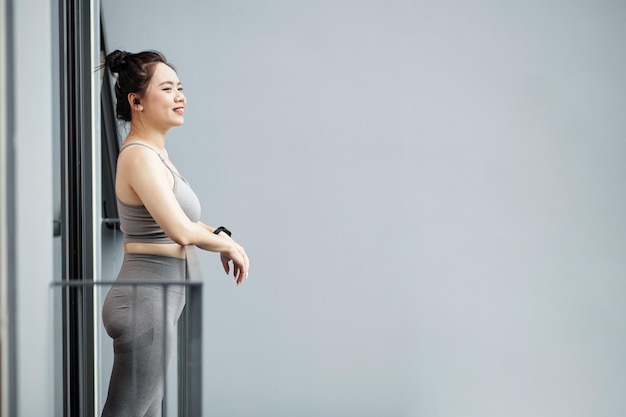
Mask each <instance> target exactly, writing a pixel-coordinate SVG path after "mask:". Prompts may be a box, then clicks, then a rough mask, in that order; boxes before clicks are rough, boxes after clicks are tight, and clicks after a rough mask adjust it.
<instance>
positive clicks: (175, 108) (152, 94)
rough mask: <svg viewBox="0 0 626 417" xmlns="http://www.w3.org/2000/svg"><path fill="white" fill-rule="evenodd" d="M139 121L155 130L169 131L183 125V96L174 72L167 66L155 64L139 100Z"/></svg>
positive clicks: (184, 101)
mask: <svg viewBox="0 0 626 417" xmlns="http://www.w3.org/2000/svg"><path fill="white" fill-rule="evenodd" d="M140 103H141V105H142V110H143V111H142V112H141V119H142V121H143V122H144V123H146V122H148V123H150V124H151V125H153V126H154V127H155V128H157V129H169V128H170V127H173V126H180V125H182V124H183V123H184V121H185V119H184V114H185V104H186V100H185V95H184V94H183V87H182V84H181V83H180V80H179V79H178V75H177V74H176V71H174V70H173V69H172V68H170V67H169V66H168V65H166V64H163V63H161V62H159V63H158V64H156V67H155V69H154V74H153V75H152V79H151V80H150V82H149V83H148V87H147V88H146V93H145V95H144V96H143V98H142V99H141V100H140Z"/></svg>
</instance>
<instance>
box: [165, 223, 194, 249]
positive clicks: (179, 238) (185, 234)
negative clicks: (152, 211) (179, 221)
mask: <svg viewBox="0 0 626 417" xmlns="http://www.w3.org/2000/svg"><path fill="white" fill-rule="evenodd" d="M168 232H169V233H166V234H167V235H168V236H169V238H170V239H172V240H173V241H174V242H176V243H178V244H179V245H181V246H187V245H193V244H194V240H193V238H192V237H193V232H192V229H191V228H188V227H185V226H180V227H176V228H173V230H170V231H168Z"/></svg>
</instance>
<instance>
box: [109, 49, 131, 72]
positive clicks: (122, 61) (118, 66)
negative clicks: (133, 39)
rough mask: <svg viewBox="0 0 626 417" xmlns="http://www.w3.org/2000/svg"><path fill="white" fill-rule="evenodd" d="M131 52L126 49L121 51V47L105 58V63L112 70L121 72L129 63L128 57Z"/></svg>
mask: <svg viewBox="0 0 626 417" xmlns="http://www.w3.org/2000/svg"><path fill="white" fill-rule="evenodd" d="M128 55H130V53H128V52H126V51H120V50H119V49H118V50H116V51H113V52H111V53H110V54H109V55H107V57H106V58H105V65H106V66H107V67H109V69H110V70H111V72H120V71H121V70H122V69H124V67H125V66H126V65H127V62H126V57H127V56H128Z"/></svg>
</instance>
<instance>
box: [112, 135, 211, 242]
mask: <svg viewBox="0 0 626 417" xmlns="http://www.w3.org/2000/svg"><path fill="white" fill-rule="evenodd" d="M132 145H140V146H145V147H146V148H148V149H150V150H152V151H154V152H155V153H156V154H157V155H158V156H159V158H160V159H161V162H163V164H164V165H165V166H166V167H167V169H169V170H170V172H171V173H172V176H173V177H174V187H173V188H172V191H173V192H174V196H176V200H178V204H180V207H181V208H182V209H183V211H184V212H185V214H186V215H187V217H188V218H189V220H191V221H192V222H197V221H198V220H200V211H201V208H200V201H199V200H198V197H197V196H196V194H195V193H194V192H193V190H192V189H191V187H190V186H189V184H188V183H187V181H186V180H185V179H184V178H183V177H181V176H180V175H179V174H177V173H176V172H175V171H174V170H173V169H172V168H171V167H170V166H169V165H168V164H167V162H165V159H163V157H162V156H161V154H159V153H158V152H157V151H156V150H155V149H153V148H151V147H150V146H148V145H144V144H143V143H139V142H132V143H129V144H127V145H125V146H124V147H123V148H122V149H120V152H122V151H123V150H124V149H126V148H127V147H129V146H132ZM117 211H118V213H119V216H120V229H121V230H122V232H123V233H124V242H140V243H174V241H173V240H172V239H170V237H169V236H167V235H166V234H165V232H164V231H163V229H161V226H159V225H158V224H157V222H156V221H155V220H154V218H152V215H150V213H149V212H148V210H147V209H146V207H145V206H143V205H133V204H126V203H124V202H122V201H120V199H119V197H118V198H117Z"/></svg>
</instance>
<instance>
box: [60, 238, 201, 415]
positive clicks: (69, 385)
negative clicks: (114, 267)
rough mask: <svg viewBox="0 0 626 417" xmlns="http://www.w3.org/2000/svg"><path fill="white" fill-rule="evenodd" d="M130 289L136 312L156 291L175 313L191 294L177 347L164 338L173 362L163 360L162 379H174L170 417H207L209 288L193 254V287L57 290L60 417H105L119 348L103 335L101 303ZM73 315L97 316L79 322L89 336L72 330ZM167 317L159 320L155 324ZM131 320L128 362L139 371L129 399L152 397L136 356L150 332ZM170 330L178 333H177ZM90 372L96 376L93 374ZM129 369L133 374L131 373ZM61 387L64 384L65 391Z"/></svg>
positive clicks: (77, 283)
mask: <svg viewBox="0 0 626 417" xmlns="http://www.w3.org/2000/svg"><path fill="white" fill-rule="evenodd" d="M190 249H192V248H190ZM122 286H125V287H131V288H132V291H129V292H128V294H130V295H129V296H128V302H129V304H132V303H133V302H135V301H136V300H137V297H138V296H140V295H139V294H141V293H142V292H145V289H146V288H150V291H151V292H152V293H153V294H154V293H155V291H156V292H157V293H158V294H160V297H162V302H163V304H162V305H164V306H167V305H168V297H180V294H181V293H183V292H184V298H185V306H184V308H183V310H182V313H181V315H180V318H179V319H178V323H177V325H176V327H175V328H174V330H173V331H174V332H175V333H176V334H172V335H169V336H170V339H171V338H173V339H174V343H173V346H172V345H168V344H167V343H166V342H165V341H166V340H167V339H168V337H167V336H168V335H167V334H165V335H164V337H162V338H159V339H160V340H161V341H162V343H163V346H162V351H163V352H166V353H167V354H165V355H163V357H162V358H161V363H160V364H159V366H160V367H162V370H161V372H156V373H155V374H156V375H158V374H164V375H166V377H165V378H164V379H163V393H164V394H163V404H162V417H168V416H179V417H199V416H202V281H201V277H200V274H199V268H198V264H197V259H196V257H195V252H194V251H193V250H188V251H187V279H186V280H185V281H165V280H154V279H146V280H133V281H130V280H123V281H115V280H100V281H81V280H67V281H59V282H54V283H52V284H51V288H52V309H53V311H52V315H51V316H52V317H51V319H52V322H53V325H52V326H51V332H52V338H53V342H54V347H55V349H54V353H53V369H52V371H53V374H54V381H53V384H52V386H53V390H54V392H53V393H52V397H53V399H54V408H55V410H56V412H55V413H54V414H55V415H60V416H61V415H62V416H69V415H80V416H84V417H89V416H100V413H101V412H102V408H103V406H104V402H105V400H106V393H107V390H108V386H109V377H110V376H111V369H112V364H113V360H112V359H113V342H112V339H111V338H109V336H108V335H107V333H106V332H105V331H104V330H103V327H102V315H101V314H102V302H100V301H101V300H103V299H104V296H105V295H106V294H107V293H108V292H109V290H110V289H111V288H115V287H122ZM138 290H139V291H138ZM172 291H173V292H172ZM156 297H159V295H157V296H156ZM133 298H134V299H133ZM93 300H95V302H94V301H93ZM77 303H78V304H82V305H81V308H79V309H75V308H74V309H72V308H71V306H72V305H74V307H75V304H77ZM94 306H95V307H94ZM69 310H71V311H74V312H76V311H85V312H87V313H90V312H91V313H93V315H91V317H89V314H85V316H86V317H85V318H84V319H80V318H79V320H78V321H79V322H80V326H79V327H81V328H82V329H86V330H84V331H80V329H79V330H76V329H69V330H68V329H67V328H66V326H67V323H66V321H67V317H66V314H67V312H68V311H69ZM165 310H166V309H165V308H164V309H163V312H162V313H163V314H162V315H161V319H162V320H163V321H162V323H161V324H162V328H163V329H165V330H164V332H167V329H168V323H167V322H166V321H167V320H171V317H170V318H168V317H167V315H166V314H165V313H166V311H165ZM73 314H75V313H73ZM159 315H160V314H158V313H157V314H155V317H159ZM127 319H128V320H129V322H130V323H129V325H128V328H130V329H131V331H130V333H131V334H130V336H129V337H126V339H127V340H128V342H127V343H126V344H125V345H124V348H123V349H124V352H126V351H128V352H130V353H129V356H127V357H126V359H128V360H129V363H130V364H131V365H130V368H131V371H130V372H131V375H132V378H131V380H130V381H128V378H127V379H126V383H127V384H128V389H129V390H131V391H129V392H133V391H132V390H135V391H134V392H137V393H140V392H142V393H144V394H145V391H146V388H145V386H142V382H145V381H142V375H144V373H145V371H146V370H145V369H143V368H142V367H141V366H139V365H138V364H137V365H138V366H135V365H136V363H135V361H134V358H135V356H133V355H134V353H133V352H135V351H137V352H140V350H141V348H142V343H143V341H142V336H143V335H145V329H140V328H139V327H140V326H141V325H137V323H138V322H139V318H138V317H137V316H133V314H132V313H131V314H129V315H128V316H127ZM90 323H91V324H90ZM89 326H91V328H89ZM169 328H170V329H171V326H170V327H169ZM170 331H172V330H170ZM144 339H145V338H144ZM144 341H145V340H144ZM157 350H158V349H157ZM170 350H171V352H170ZM124 355H126V353H125V354H124ZM168 355H169V356H170V357H171V363H169V364H168V363H167V359H165V358H167V357H168ZM68 362H69V363H68ZM90 367H92V369H88V368H90ZM125 369H127V370H128V366H127V367H126V368H125ZM61 381H63V384H62V386H61V384H60V383H61ZM71 390H74V392H73V394H71V395H68V393H69V392H70V391H71ZM132 395H133V394H131V396H132ZM138 395H139V394H138ZM142 395H143V394H142Z"/></svg>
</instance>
